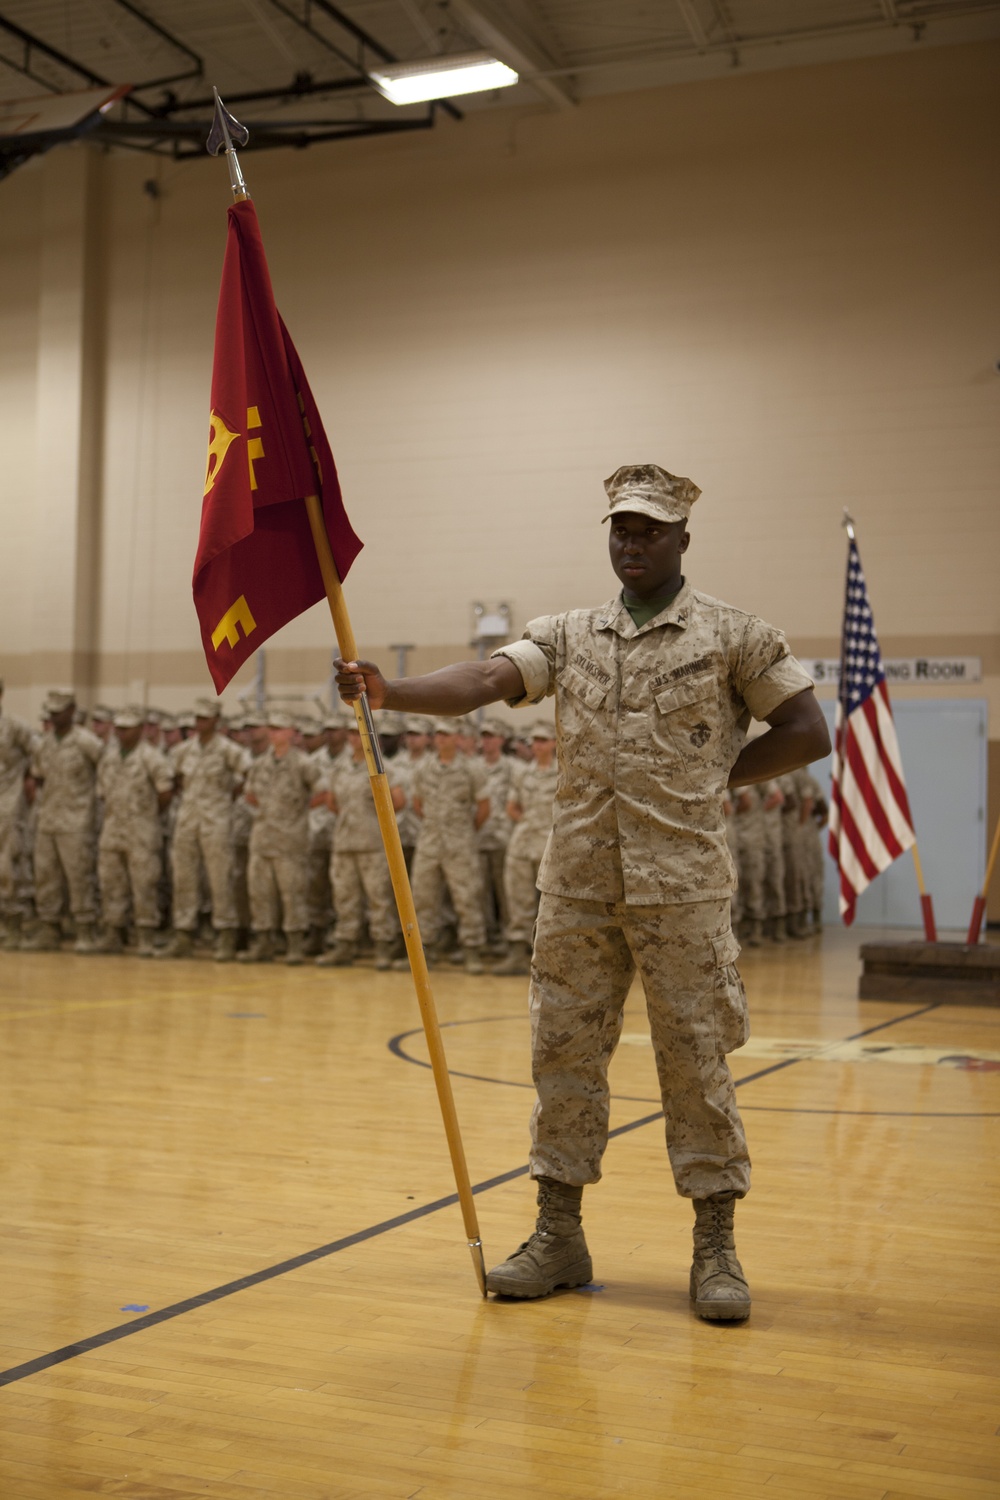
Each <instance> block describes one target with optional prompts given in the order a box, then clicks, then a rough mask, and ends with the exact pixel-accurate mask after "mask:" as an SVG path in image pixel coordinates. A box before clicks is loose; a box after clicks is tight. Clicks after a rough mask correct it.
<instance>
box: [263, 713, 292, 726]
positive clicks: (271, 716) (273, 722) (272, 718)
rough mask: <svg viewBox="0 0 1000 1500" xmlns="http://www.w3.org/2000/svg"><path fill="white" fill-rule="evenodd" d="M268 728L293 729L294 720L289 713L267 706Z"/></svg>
mask: <svg viewBox="0 0 1000 1500" xmlns="http://www.w3.org/2000/svg"><path fill="white" fill-rule="evenodd" d="M267 727H268V729H294V728H295V720H294V719H293V718H292V716H291V714H286V713H282V712H281V710H280V709H277V708H269V709H268V711H267Z"/></svg>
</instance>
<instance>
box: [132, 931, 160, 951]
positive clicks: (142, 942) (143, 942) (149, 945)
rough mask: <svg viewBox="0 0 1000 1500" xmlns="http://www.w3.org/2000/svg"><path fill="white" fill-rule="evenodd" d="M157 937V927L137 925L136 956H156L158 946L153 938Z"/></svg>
mask: <svg viewBox="0 0 1000 1500" xmlns="http://www.w3.org/2000/svg"><path fill="white" fill-rule="evenodd" d="M155 937H156V928H155V927H137V928H136V929H135V956H136V958H155V957H156V948H155V946H154V943H153V939H154V938H155Z"/></svg>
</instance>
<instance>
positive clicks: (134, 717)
mask: <svg viewBox="0 0 1000 1500" xmlns="http://www.w3.org/2000/svg"><path fill="white" fill-rule="evenodd" d="M142 723H143V716H142V714H141V713H138V712H137V711H136V710H135V709H134V708H123V709H120V710H119V712H118V713H116V714H115V717H114V726H115V728H116V729H138V728H140V726H141V725H142Z"/></svg>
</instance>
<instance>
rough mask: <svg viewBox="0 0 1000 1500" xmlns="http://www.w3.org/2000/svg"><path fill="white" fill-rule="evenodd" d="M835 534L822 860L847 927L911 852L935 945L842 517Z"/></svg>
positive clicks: (860, 584)
mask: <svg viewBox="0 0 1000 1500" xmlns="http://www.w3.org/2000/svg"><path fill="white" fill-rule="evenodd" d="M843 526H844V529H845V531H846V532H847V536H848V551H847V587H846V593H845V598H844V625H843V635H842V638H841V655H840V686H839V689H838V697H837V722H836V734H835V740H834V751H833V776H832V784H831V796H830V854H831V856H832V858H833V861H834V863H835V864H836V866H837V869H838V870H839V872H840V915H841V918H842V919H843V922H844V924H845V926H850V924H851V923H852V922H853V921H854V914H855V909H856V906H857V899H858V897H859V896H860V894H861V892H862V891H863V890H865V889H866V887H867V886H868V885H870V884H871V882H872V881H873V880H874V879H875V877H876V876H877V875H880V874H881V873H882V871H883V870H886V869H888V867H889V865H891V864H892V862H893V860H895V859H898V858H899V856H900V855H901V854H902V853H904V851H905V850H906V849H912V851H913V864H914V868H915V870H916V875H917V888H918V890H919V892H920V909H921V913H922V915H923V924H924V936H925V938H926V940H927V942H928V943H935V942H937V929H936V927H935V923H934V904H933V902H932V900H931V897H930V894H929V892H928V891H927V888H926V886H925V885H924V875H923V870H922V868H921V865H920V855H919V853H918V852H917V836H916V832H915V830H914V827H913V818H912V816H911V813H910V804H909V799H908V798H907V795H906V783H905V780H904V777H903V766H902V761H901V760H900V755H899V742H898V740H897V738H896V726H895V723H894V721H893V717H892V707H891V705H890V703H889V690H888V687H887V686H886V681H885V672H884V670H883V667H882V653H881V651H880V650H879V644H878V637H877V636H876V634H875V621H874V618H873V615H872V609H871V604H870V603H869V600H868V588H867V585H866V583H865V576H864V572H863V571H862V567H861V555H860V553H859V551H858V544H857V538H856V535H855V531H854V522H853V520H852V518H851V516H850V515H849V514H848V512H847V511H846V510H845V511H844V520H843Z"/></svg>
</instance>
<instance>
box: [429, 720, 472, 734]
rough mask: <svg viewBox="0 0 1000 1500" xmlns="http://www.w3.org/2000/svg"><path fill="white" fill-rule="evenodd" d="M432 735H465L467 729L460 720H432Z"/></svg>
mask: <svg viewBox="0 0 1000 1500" xmlns="http://www.w3.org/2000/svg"><path fill="white" fill-rule="evenodd" d="M431 733H432V734H466V733H467V729H466V726H465V724H464V723H463V722H462V720H461V719H432V720H431Z"/></svg>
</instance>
